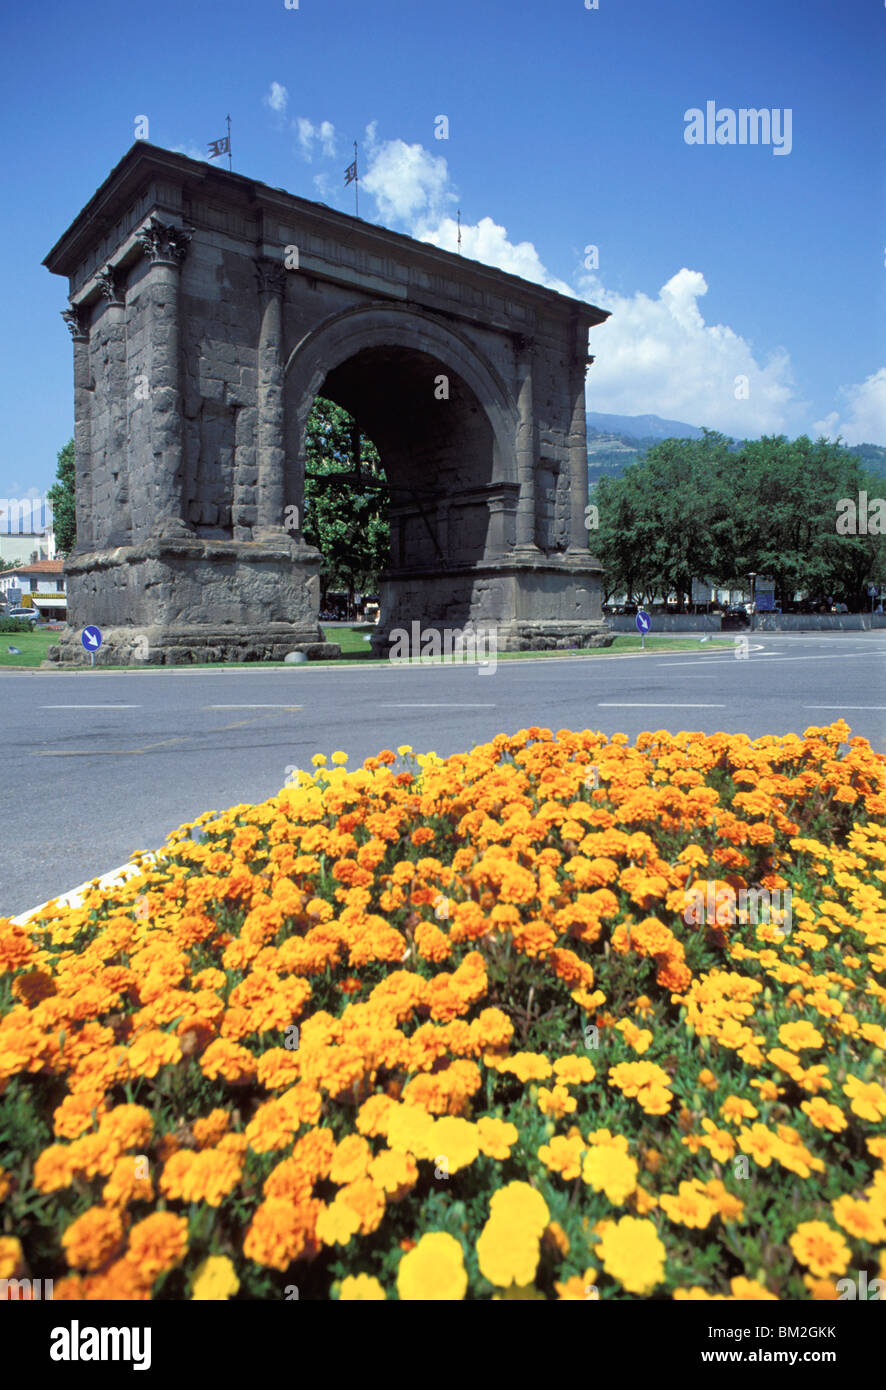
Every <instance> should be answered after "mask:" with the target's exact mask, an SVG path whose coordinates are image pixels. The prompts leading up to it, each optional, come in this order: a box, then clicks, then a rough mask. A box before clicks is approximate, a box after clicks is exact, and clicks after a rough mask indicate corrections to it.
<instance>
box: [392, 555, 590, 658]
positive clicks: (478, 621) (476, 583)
mask: <svg viewBox="0 0 886 1390" xmlns="http://www.w3.org/2000/svg"><path fill="white" fill-rule="evenodd" d="M381 600H382V602H381V612H382V621H381V623H380V626H379V630H378V631H377V632H376V633H374V634H373V638H372V651H373V655H376V656H386V655H387V654H388V653H389V651H390V650H391V649H392V645H393V644H395V643H396V642H397V641H398V640H400V639H399V634H400V633H402V632H404V631H405V632H407V633H411V631H412V623H413V622H414V621H416V620H418V621H419V622H420V623H423V622H427V624H428V627H429V628H432V629H437V630H441V631H446V630H447V629H450V630H454V631H457V630H461V629H463V628H465V627H467V626H469V625H470V627H472V628H473V629H474V630H477V631H479V630H481V629H482V630H483V631H484V632H485V633H487V634H489V636H490V638H491V637H492V636H493V634H494V641H495V644H496V647H497V650H498V651H502V652H518V651H549V650H554V649H564V648H573V647H582V648H585V647H601V646H609V645H610V644H611V642H612V640H613V638H612V633H611V632H610V631H609V628H608V626H607V624H606V623H605V622H604V621H603V619H602V616H601V613H600V566H599V565H598V564H596V563H595V562H593V561H591V560H584V559H574V558H573V557H571V556H570V557H564V558H563V559H562V560H561V561H560V562H559V563H558V562H557V561H556V560H537V561H536V560H528V561H520V560H513V561H511V562H509V563H508V562H503V561H500V560H496V561H487V562H485V563H483V562H481V563H480V564H477V565H472V566H465V567H463V568H460V569H447V570H445V571H442V572H441V571H439V570H427V571H425V572H424V573H422V572H416V571H415V570H408V571H404V572H402V573H397V572H396V571H394V572H389V573H388V574H387V575H385V576H384V578H383V579H382V585H381ZM427 615H433V620H431V619H430V618H429V617H428V616H427Z"/></svg>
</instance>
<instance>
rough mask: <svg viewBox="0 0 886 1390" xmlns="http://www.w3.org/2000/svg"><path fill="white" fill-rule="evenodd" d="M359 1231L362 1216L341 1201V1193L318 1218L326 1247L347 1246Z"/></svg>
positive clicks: (318, 1236)
mask: <svg viewBox="0 0 886 1390" xmlns="http://www.w3.org/2000/svg"><path fill="white" fill-rule="evenodd" d="M359 1229H360V1215H359V1213H358V1212H357V1211H355V1209H354V1208H353V1207H352V1206H349V1205H348V1203H347V1202H343V1201H342V1200H341V1193H339V1194H338V1196H337V1197H336V1198H335V1200H334V1201H332V1202H331V1203H330V1204H329V1206H328V1207H327V1208H326V1210H325V1211H322V1212H321V1213H320V1215H319V1216H318V1217H317V1239H318V1240H320V1241H322V1243H323V1244H324V1245H347V1244H348V1242H349V1241H350V1240H351V1238H352V1237H353V1236H355V1235H356V1234H357V1232H358V1231H359ZM244 1250H245V1247H244Z"/></svg>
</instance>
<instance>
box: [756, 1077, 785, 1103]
mask: <svg viewBox="0 0 886 1390" xmlns="http://www.w3.org/2000/svg"><path fill="white" fill-rule="evenodd" d="M750 1084H751V1085H752V1086H753V1087H754V1088H755V1089H756V1090H758V1091H759V1092H760V1099H761V1100H778V1098H779V1096H780V1095H781V1091H780V1089H779V1088H778V1086H776V1084H775V1082H774V1081H770V1080H769V1079H768V1078H760V1077H756V1078H755V1079H754V1080H753V1081H751V1083H750Z"/></svg>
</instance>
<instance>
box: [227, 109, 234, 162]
mask: <svg viewBox="0 0 886 1390" xmlns="http://www.w3.org/2000/svg"><path fill="white" fill-rule="evenodd" d="M225 120H226V121H227V123H228V169H229V170H231V169H233V167H234V163H233V160H232V158H231V118H230V116H225Z"/></svg>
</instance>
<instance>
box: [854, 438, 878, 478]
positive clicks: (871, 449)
mask: <svg viewBox="0 0 886 1390" xmlns="http://www.w3.org/2000/svg"><path fill="white" fill-rule="evenodd" d="M849 453H850V454H857V455H858V457H859V458H860V459H861V461H862V463H863V464H864V466H865V468H866V469H867V470H868V472H869V473H874V474H875V475H876V476H877V477H878V478H886V449H884V448H882V447H881V445H879V444H853V445H852V447H851V448H850V450H849Z"/></svg>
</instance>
